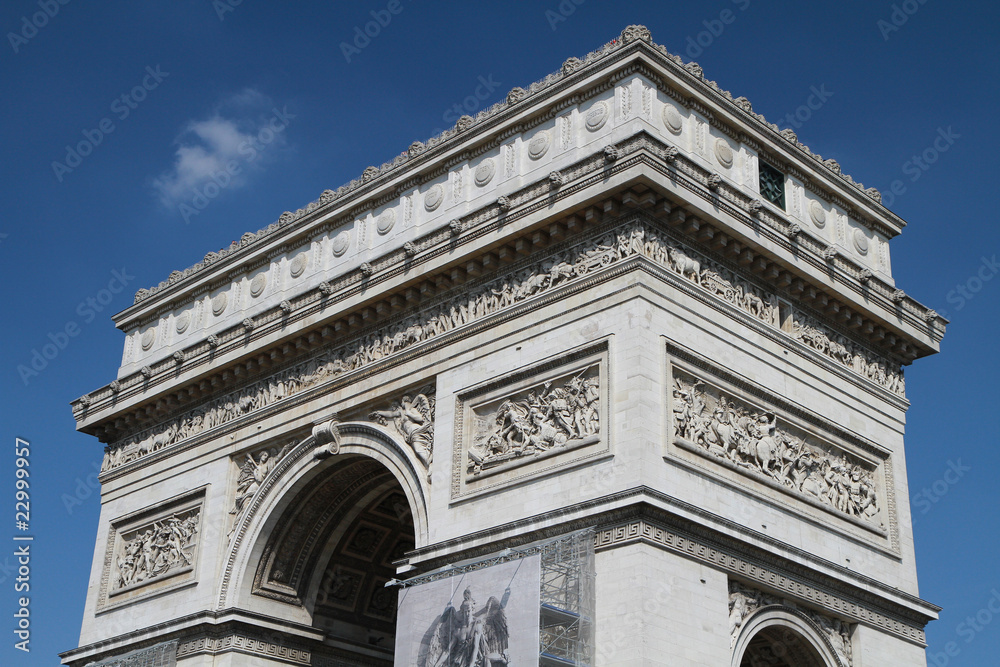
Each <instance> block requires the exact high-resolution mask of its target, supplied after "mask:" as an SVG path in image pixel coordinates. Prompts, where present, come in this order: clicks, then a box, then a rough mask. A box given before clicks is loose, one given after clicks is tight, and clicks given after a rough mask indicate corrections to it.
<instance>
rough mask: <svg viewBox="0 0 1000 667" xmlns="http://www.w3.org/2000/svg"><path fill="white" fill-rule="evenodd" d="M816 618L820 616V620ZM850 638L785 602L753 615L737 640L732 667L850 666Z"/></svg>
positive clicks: (745, 622)
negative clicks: (786, 604) (788, 605)
mask: <svg viewBox="0 0 1000 667" xmlns="http://www.w3.org/2000/svg"><path fill="white" fill-rule="evenodd" d="M816 619H820V621H819V622H818V621H817V620H816ZM850 651H851V647H850V638H849V637H848V636H844V635H840V634H839V633H838V631H837V628H836V627H835V626H834V625H833V623H832V622H831V621H830V620H829V619H827V620H825V621H823V620H822V617H820V616H818V615H816V614H813V617H810V616H809V615H807V614H806V613H805V612H802V611H800V610H797V609H792V608H790V607H787V606H784V605H768V606H765V607H761V608H760V609H758V610H757V611H756V612H755V613H753V614H751V615H750V616H749V617H748V618H747V619H746V620H745V621H744V622H743V623H742V630H741V631H740V632H739V635H738V637H736V639H735V645H734V650H733V657H732V662H731V663H730V664H731V666H732V667H848V666H849V665H850V657H849V654H850Z"/></svg>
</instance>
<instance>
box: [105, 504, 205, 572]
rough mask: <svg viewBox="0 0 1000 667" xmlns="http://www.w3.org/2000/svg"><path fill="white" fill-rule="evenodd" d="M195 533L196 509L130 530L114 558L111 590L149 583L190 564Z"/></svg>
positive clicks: (196, 527)
mask: <svg viewBox="0 0 1000 667" xmlns="http://www.w3.org/2000/svg"><path fill="white" fill-rule="evenodd" d="M197 532H198V511H197V510H193V511H188V512H186V513H183V514H179V515H178V514H174V515H171V516H170V517H168V518H166V519H162V520H160V521H156V522H154V523H153V524H152V525H151V526H147V527H146V528H143V529H139V530H136V531H133V532H132V537H131V539H127V540H123V541H122V543H121V545H120V546H119V548H118V552H117V555H116V556H115V567H116V572H115V577H114V582H113V584H112V590H118V589H120V588H125V587H126V586H131V585H133V584H140V583H143V582H148V581H151V580H153V579H156V578H158V577H162V576H164V575H166V574H167V573H169V572H171V571H172V570H176V569H179V568H182V567H185V566H189V565H191V559H192V555H193V551H194V546H195V544H194V542H195V540H194V538H195V535H196V533H197Z"/></svg>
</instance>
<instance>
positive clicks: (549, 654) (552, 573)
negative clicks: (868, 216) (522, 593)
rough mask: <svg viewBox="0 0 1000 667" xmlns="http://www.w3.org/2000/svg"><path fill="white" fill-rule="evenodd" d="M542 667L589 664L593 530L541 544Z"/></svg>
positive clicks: (540, 625) (592, 612)
mask: <svg viewBox="0 0 1000 667" xmlns="http://www.w3.org/2000/svg"><path fill="white" fill-rule="evenodd" d="M539 553H540V555H541V581H540V584H539V585H540V593H541V596H540V602H541V604H540V609H539V651H538V664H539V665H540V667H556V666H557V665H573V666H577V667H589V666H590V665H591V664H592V662H593V654H594V531H593V529H588V530H583V531H579V532H575V533H571V534H569V535H566V536H563V537H560V538H558V539H556V540H553V541H551V542H547V543H545V544H543V545H540V550H539Z"/></svg>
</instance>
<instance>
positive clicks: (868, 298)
mask: <svg viewBox="0 0 1000 667" xmlns="http://www.w3.org/2000/svg"><path fill="white" fill-rule="evenodd" d="M621 146H622V148H621V149H616V151H617V152H620V153H622V154H623V157H622V158H621V159H619V160H617V161H616V163H615V164H613V165H611V166H607V165H605V161H606V158H605V157H604V156H603V155H601V154H596V155H592V156H590V157H588V158H586V159H584V160H583V161H581V162H580V163H578V164H577V165H574V166H570V167H568V168H565V169H564V170H563V171H562V172H561V176H560V182H561V183H562V182H563V180H564V179H572V180H570V181H568V182H566V183H565V184H560V185H559V186H554V185H553V182H552V181H550V179H545V180H542V181H537V182H535V183H532V184H529V185H527V186H525V187H524V188H522V189H521V190H519V191H517V192H513V193H511V194H510V195H509V196H508V197H507V199H508V200H509V205H510V207H511V208H510V209H509V210H501V207H499V206H498V205H496V204H494V205H487V206H485V207H483V208H481V209H479V210H477V211H473V212H471V213H469V214H468V215H466V216H464V217H462V218H460V219H459V220H458V221H457V222H458V223H459V227H458V229H459V235H458V236H457V237H456V236H455V233H454V230H452V229H450V228H448V227H445V228H440V229H437V230H434V231H432V232H430V233H429V234H427V235H425V236H424V237H421V238H419V239H415V240H414V242H413V243H411V244H409V247H404V248H398V249H395V250H392V251H390V252H388V253H387V254H385V255H383V256H381V257H380V258H375V259H373V260H371V261H370V262H369V263H367V264H366V265H363V266H362V267H360V268H358V269H356V270H354V271H352V272H349V273H347V274H343V275H341V276H339V277H338V278H337V279H335V280H334V281H333V282H331V283H321V284H320V285H319V286H318V287H317V288H315V289H312V290H310V291H307V292H306V293H304V294H301V295H299V296H297V297H294V298H293V299H291V300H289V301H287V302H282V304H280V306H279V307H275V308H273V309H272V310H271V311H268V312H265V313H261V314H258V315H257V316H255V317H254V318H253V319H252V320H249V321H245V322H244V323H243V324H241V325H237V326H235V327H232V328H230V329H228V330H226V331H221V332H218V333H217V334H213V335H211V336H209V337H208V339H205V340H203V341H201V342H199V343H196V344H195V345H193V346H191V347H189V348H187V349H185V350H183V351H182V352H179V353H178V354H177V355H175V356H174V357H173V358H167V359H164V360H161V361H159V362H156V363H155V364H153V365H152V366H147V367H144V368H143V369H142V372H140V373H135V374H134V375H133V376H126V377H123V378H120V379H119V380H116V381H115V382H113V383H111V384H110V385H108V386H106V387H105V388H104V389H101V390H98V391H96V392H92V394H90V395H88V396H86V397H84V398H82V399H79V400H78V401H76V402H74V412H75V413H76V415H77V418H78V420H83V419H86V416H85V414H84V413H85V412H87V409H88V408H92V409H91V410H90V412H91V414H95V412H94V411H96V410H101V409H104V408H106V407H111V406H113V405H115V404H118V403H119V402H120V401H121V400H123V399H126V398H128V397H132V396H140V395H143V394H148V392H150V390H152V389H154V388H155V387H156V386H157V385H159V384H161V383H163V382H171V381H173V380H174V378H176V377H178V374H179V373H180V372H181V371H182V370H183V371H186V372H190V371H191V370H193V369H194V368H196V367H197V366H199V365H203V364H209V365H211V364H212V363H214V360H215V359H218V358H220V357H223V356H224V355H225V354H227V351H228V350H232V351H234V352H235V351H242V350H245V349H246V348H247V345H248V344H250V343H252V342H253V341H254V340H257V339H260V338H263V337H266V336H268V335H270V334H271V333H273V331H275V327H279V328H280V330H281V331H285V330H287V328H288V326H289V325H290V324H292V323H294V322H296V321H302V320H306V319H308V318H315V315H316V314H318V313H320V312H322V311H329V312H335V311H332V310H330V309H332V308H333V307H334V305H335V304H336V303H338V302H342V301H344V300H345V299H348V298H350V297H352V296H357V295H360V294H361V293H362V292H367V293H374V291H373V288H375V287H376V286H378V285H380V284H383V283H385V282H386V281H390V280H393V279H395V278H400V277H405V275H406V274H407V272H412V270H413V269H415V268H417V267H420V266H428V263H429V262H431V261H432V260H435V259H438V261H443V260H444V259H445V258H446V257H449V256H454V251H455V249H456V247H461V246H463V245H467V244H470V243H472V242H474V241H475V240H477V239H480V238H482V237H484V236H486V235H489V234H494V233H496V232H497V231H498V230H500V229H501V227H506V228H513V227H515V226H516V221H517V220H519V219H524V218H525V217H526V216H528V215H529V214H531V213H533V212H537V211H544V210H546V209H547V208H549V207H551V206H552V199H553V197H555V198H556V199H560V198H566V197H569V196H571V195H573V194H575V193H580V192H583V191H585V190H586V188H587V187H588V186H589V185H591V184H593V183H596V182H597V181H601V180H602V179H605V178H607V176H608V170H609V169H610V170H611V172H616V171H624V170H627V169H628V168H629V167H630V166H634V165H636V164H646V165H649V166H653V167H655V168H656V169H658V170H660V171H661V172H662V173H663V174H664V175H667V176H669V177H670V178H671V179H672V181H673V182H676V183H677V184H679V185H681V186H683V187H684V188H685V189H686V190H688V191H689V192H691V193H692V194H693V195H694V196H697V197H698V198H700V199H702V200H703V201H706V202H710V203H711V204H712V205H713V206H715V207H717V209H718V210H720V211H722V212H725V213H727V214H729V215H730V216H731V217H732V218H734V219H737V220H740V221H742V224H743V226H744V227H745V228H746V230H747V235H748V236H750V235H756V236H757V237H764V238H767V239H768V240H769V241H771V242H772V243H773V244H774V245H776V246H778V247H781V248H783V249H785V250H786V251H789V252H794V253H795V256H796V259H797V260H798V261H800V262H806V263H808V264H810V265H812V266H814V267H816V268H818V269H819V270H821V271H827V272H829V271H833V272H834V273H835V274H836V276H837V278H836V283H837V284H838V285H841V286H847V287H848V288H849V289H851V290H852V291H853V293H855V294H857V295H858V297H859V298H858V303H859V304H864V307H866V308H871V307H873V306H876V305H881V307H882V309H883V311H884V313H885V314H883V315H880V316H879V317H880V319H883V320H885V321H886V322H889V321H891V320H892V317H891V316H890V313H895V315H896V317H898V316H899V315H900V314H905V313H906V312H907V311H910V312H912V311H916V312H915V313H913V314H912V315H910V316H909V317H910V318H911V319H912V320H913V323H912V325H913V326H914V327H915V328H916V326H918V325H922V326H925V327H926V326H928V325H927V321H926V313H930V312H932V311H926V309H924V307H923V306H920V304H918V303H916V302H915V301H912V300H911V299H908V298H904V299H903V300H900V301H897V298H896V297H897V294H898V292H896V291H894V290H892V288H890V286H888V285H885V284H884V283H882V281H880V280H878V279H877V278H874V277H873V276H871V275H867V276H866V274H865V272H864V271H863V270H860V269H859V268H858V267H857V266H856V265H854V264H853V263H852V262H850V261H848V260H846V259H844V258H842V257H840V256H839V255H836V256H833V257H830V258H827V257H824V256H823V253H824V252H825V251H826V249H827V248H828V246H825V244H823V243H822V242H820V241H818V240H815V239H812V237H809V236H808V235H800V237H799V238H794V237H793V238H790V237H789V234H788V232H787V231H783V230H787V229H788V228H789V227H790V226H791V225H790V223H789V222H788V221H787V219H784V218H783V217H782V216H780V214H778V213H776V212H772V211H770V210H768V209H758V210H756V211H754V210H752V209H753V208H754V207H753V204H754V203H755V202H754V201H753V200H749V199H748V198H747V196H746V195H745V194H743V193H742V192H741V191H739V190H737V189H734V188H733V187H731V186H729V185H728V184H725V183H722V184H721V186H719V187H717V188H716V189H715V190H714V191H711V190H710V189H709V187H708V184H707V179H706V176H707V173H708V172H705V170H704V169H702V168H700V167H698V166H696V165H694V163H692V162H690V161H689V160H688V159H686V158H684V157H683V156H681V155H677V154H675V152H672V151H671V150H670V146H669V145H667V144H664V143H662V142H660V141H659V140H658V139H656V138H655V137H652V136H651V135H647V134H645V133H640V134H638V135H634V136H633V137H631V138H630V139H628V140H627V141H626V142H624V143H623V144H621ZM625 156H631V157H625ZM595 179H597V181H595ZM554 187H556V189H555V192H553V188H554ZM606 196H608V197H609V199H607V200H606V201H605V202H604V208H601V207H600V206H598V207H596V208H595V207H591V208H589V209H586V210H584V211H582V212H580V213H579V214H570V215H569V217H568V218H566V217H564V218H563V222H556V223H546V225H547V226H545V227H543V228H542V229H543V230H544V231H538V230H537V229H531V230H522V235H521V236H520V238H518V237H517V236H516V235H515V236H513V237H512V238H510V239H505V241H506V243H507V245H504V246H502V247H500V248H499V249H494V250H493V251H490V252H487V253H486V254H485V255H481V256H479V257H478V258H473V257H466V258H464V259H462V260H461V261H460V262H459V264H458V265H457V266H458V268H455V267H452V268H451V269H448V268H445V270H443V271H441V270H440V269H431V273H425V274H424V275H423V276H422V277H421V281H418V282H417V283H414V284H410V286H409V287H406V286H403V287H402V288H400V289H401V291H398V292H396V296H391V295H390V294H389V293H386V294H382V295H379V297H378V298H379V299H381V300H380V301H377V302H374V303H369V304H368V305H367V306H362V307H361V310H360V311H355V313H354V314H352V313H351V311H344V312H340V313H336V315H335V316H334V317H333V318H332V319H327V322H328V324H326V325H324V326H322V327H319V328H316V329H314V330H312V331H311V332H299V333H298V334H296V335H298V336H300V337H303V338H302V340H297V339H296V340H290V341H288V342H287V343H285V344H278V347H279V348H282V349H285V352H283V353H281V354H279V355H278V356H277V357H276V356H275V351H274V350H273V349H272V350H271V352H270V353H267V352H265V351H263V350H257V351H256V352H254V355H255V357H254V358H251V359H250V360H248V361H246V362H244V363H245V364H247V366H246V368H242V369H241V368H236V369H235V370H232V369H231V370H222V371H221V373H222V377H221V379H223V380H224V381H225V379H226V376H229V377H236V378H238V377H240V376H244V377H247V376H252V375H254V372H255V369H259V368H267V367H269V366H271V365H272V364H273V363H275V362H277V361H281V360H282V357H288V350H289V349H291V350H292V351H293V352H298V351H300V350H302V349H305V350H309V349H312V348H314V347H316V345H317V344H320V343H322V342H323V339H324V338H327V337H329V336H333V335H336V336H338V337H339V336H342V335H343V334H345V333H347V332H350V333H351V334H354V333H355V332H359V333H365V332H373V331H375V330H376V329H375V328H374V327H375V326H376V323H377V321H382V320H384V316H385V315H386V314H392V315H395V314H397V313H401V312H402V313H404V314H405V313H409V312H410V311H411V310H413V304H414V303H418V302H420V301H422V300H423V299H425V298H426V297H427V296H434V295H436V294H441V293H443V292H448V290H449V289H450V288H451V287H453V286H457V285H460V284H461V283H464V282H467V281H470V280H474V279H475V278H476V276H478V275H480V273H487V274H488V273H491V272H493V271H495V269H496V268H499V267H501V266H503V265H507V264H509V263H510V261H511V260H513V259H517V258H519V257H521V256H522V255H524V254H530V253H531V252H533V249H535V248H537V247H545V246H546V245H548V244H549V243H551V242H553V241H556V240H559V239H561V238H563V236H564V235H566V234H567V233H570V232H573V231H576V230H578V229H581V228H582V226H583V225H585V224H587V222H588V221H590V220H591V213H594V217H593V220H600V219H602V218H603V217H605V216H606V215H611V216H612V217H614V215H616V211H617V210H618V209H619V208H620V207H622V208H626V209H627V208H629V207H637V208H640V209H641V208H650V207H651V208H652V209H659V208H664V206H665V207H666V208H665V211H667V212H669V213H670V215H669V216H668V217H667V224H668V225H669V226H672V227H674V228H676V229H677V230H678V231H681V232H683V233H685V234H687V235H689V236H692V237H696V238H697V239H698V241H699V242H701V243H703V244H707V245H709V246H711V247H714V248H715V249H716V250H717V251H724V253H723V259H724V261H728V262H729V263H730V265H731V267H732V268H733V269H734V270H740V271H743V270H746V269H747V268H749V270H750V271H751V272H755V273H758V274H759V275H760V276H761V277H763V278H765V280H767V281H769V282H774V284H775V285H776V286H778V287H782V286H784V287H785V289H786V291H790V292H791V294H792V297H793V298H795V300H796V301H801V302H805V303H810V302H811V305H812V307H813V310H814V311H815V313H816V316H817V317H818V318H819V320H820V321H824V320H828V324H829V325H830V326H832V327H833V328H834V329H846V330H851V331H853V332H854V333H853V334H851V335H857V333H858V332H860V333H862V334H864V335H866V336H872V344H873V347H874V348H876V349H882V348H885V352H883V353H888V354H889V355H890V356H891V355H893V354H897V353H899V351H897V352H896V353H894V352H892V349H893V348H895V347H899V346H900V345H909V347H906V348H900V350H901V351H906V350H909V352H908V354H914V352H915V351H916V348H914V347H913V346H912V345H910V344H909V343H906V340H907V337H905V336H904V337H902V338H898V337H897V334H896V333H893V332H891V331H888V330H886V329H884V328H882V327H881V326H873V325H871V324H870V323H868V324H866V321H867V320H866V319H865V317H863V316H862V315H860V314H858V312H857V310H856V309H857V307H858V306H857V305H852V304H849V303H848V304H844V303H841V302H840V301H838V300H837V298H834V297H833V296H832V295H827V293H826V288H825V287H823V286H822V284H820V285H818V286H817V285H816V284H814V283H812V282H811V281H810V280H808V279H805V280H802V279H800V278H799V276H797V275H795V274H794V273H790V272H789V271H788V270H786V269H785V267H784V266H783V265H782V264H781V263H772V262H771V261H770V260H769V259H765V256H764V255H761V254H759V253H758V252H755V251H753V250H751V249H750V248H748V247H743V246H741V245H740V244H739V243H727V242H726V239H727V238H730V237H729V235H727V234H726V232H725V231H724V230H727V229H728V228H727V227H726V226H725V225H722V226H719V223H715V222H713V221H707V220H702V219H699V218H698V217H696V216H690V215H685V214H684V210H683V208H682V206H683V205H684V204H683V202H682V203H681V205H680V206H677V205H676V204H671V203H664V204H662V205H661V204H656V202H657V201H662V200H660V199H659V197H657V196H654V197H653V199H651V200H650V199H649V197H648V196H646V195H636V194H635V193H632V194H629V192H625V193H623V192H621V191H619V192H618V193H617V194H613V195H612V194H611V193H607V195H606ZM747 209H751V210H750V211H748V210H747ZM585 218H586V219H585ZM717 228H718V229H717ZM730 240H731V239H730ZM522 243H523V244H524V246H523V247H522ZM810 249H811V252H810V251H808V250H810ZM411 252H412V253H413V254H411ZM463 267H464V268H463ZM366 268H367V271H368V272H369V273H367V274H366V272H365V269H366ZM424 271H427V269H424ZM442 280H443V281H444V282H442ZM442 287H443V288H444V289H442ZM425 288H426V289H425ZM841 298H842V297H841ZM397 299H398V301H399V303H398V304H397V303H396V300H397ZM400 306H402V310H401V309H400ZM414 312H415V311H414ZM358 313H360V314H358ZM921 314H924V317H921ZM829 315H832V316H834V317H828V316H829ZM930 331H931V332H933V333H934V334H936V335H935V336H933V337H934V338H935V339H939V338H940V335H939V334H940V333H942V332H943V327H941V328H937V327H931V328H930ZM288 343H291V347H289V344H288ZM262 352H264V354H263V356H261V353H262ZM923 353H926V351H925V352H923ZM916 354H921V353H920V352H916ZM916 354H914V356H916ZM254 359H256V361H255V360H254ZM906 361H907V362H908V360H906ZM195 382H196V383H200V385H201V388H200V389H198V390H197V391H194V392H193V393H194V394H195V395H204V394H205V393H206V389H208V390H209V393H211V390H212V389H214V388H215V387H216V381H215V380H212V381H211V382H209V383H208V384H206V380H204V379H203V380H200V381H198V380H195ZM189 393H191V392H189ZM176 400H180V402H184V401H183V399H176ZM102 406H103V407H102ZM169 407H170V401H169V400H168V401H167V402H166V403H165V404H163V405H162V406H160V407H157V408H156V409H155V413H156V414H159V415H162V414H165V410H168V409H169ZM147 413H148V409H147Z"/></svg>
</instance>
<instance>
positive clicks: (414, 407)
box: [370, 394, 434, 467]
mask: <svg viewBox="0 0 1000 667" xmlns="http://www.w3.org/2000/svg"><path fill="white" fill-rule="evenodd" d="M370 418H371V419H372V420H373V421H377V422H378V423H380V424H382V425H383V426H386V425H388V424H390V423H391V424H392V425H393V426H394V427H395V428H396V431H398V432H399V434H400V435H401V436H403V439H404V440H405V441H406V444H408V445H409V446H410V447H412V448H413V451H414V453H415V454H416V455H417V458H419V459H420V462H421V463H423V464H424V465H425V466H428V467H429V466H430V464H431V460H432V458H433V456H434V397H433V396H432V397H428V396H427V395H426V394H417V395H416V396H414V397H412V398H411V397H410V396H403V398H401V399H400V400H399V401H398V402H397V403H394V404H393V406H392V408H391V409H389V410H376V411H374V412H372V413H371V417H370Z"/></svg>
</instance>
